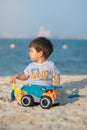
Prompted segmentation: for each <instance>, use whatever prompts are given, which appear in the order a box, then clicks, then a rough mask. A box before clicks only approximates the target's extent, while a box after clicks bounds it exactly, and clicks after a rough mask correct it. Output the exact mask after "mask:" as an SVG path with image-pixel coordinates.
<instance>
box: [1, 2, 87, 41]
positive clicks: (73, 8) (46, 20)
mask: <svg viewBox="0 0 87 130" xmlns="http://www.w3.org/2000/svg"><path fill="white" fill-rule="evenodd" d="M37 36H46V37H50V38H59V39H61V38H80V39H87V0H0V38H32V37H37Z"/></svg>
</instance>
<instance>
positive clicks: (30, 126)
mask: <svg viewBox="0 0 87 130" xmlns="http://www.w3.org/2000/svg"><path fill="white" fill-rule="evenodd" d="M27 83H28V81H26V82H25V81H17V86H18V87H22V86H23V84H27ZM61 85H62V87H63V88H62V89H61V90H60V91H61V99H60V104H59V105H54V106H53V107H51V108H50V109H42V108H41V107H40V105H36V106H33V107H27V108H25V107H23V106H20V105H18V104H17V102H16V101H14V102H10V93H11V83H10V77H9V76H7V77H0V130H45V129H46V130H87V75H68V76H67V75H61ZM72 93H77V94H79V97H73V98H69V95H70V94H72Z"/></svg>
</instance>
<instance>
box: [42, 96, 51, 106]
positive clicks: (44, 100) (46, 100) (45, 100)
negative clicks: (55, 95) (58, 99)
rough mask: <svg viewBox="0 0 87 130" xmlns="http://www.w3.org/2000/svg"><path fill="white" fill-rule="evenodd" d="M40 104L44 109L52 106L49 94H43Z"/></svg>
mask: <svg viewBox="0 0 87 130" xmlns="http://www.w3.org/2000/svg"><path fill="white" fill-rule="evenodd" d="M40 106H41V107H42V108H43V109H49V108H50V107H51V106H52V100H51V98H50V97H48V96H43V97H42V98H41V100H40Z"/></svg>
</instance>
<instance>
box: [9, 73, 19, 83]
mask: <svg viewBox="0 0 87 130" xmlns="http://www.w3.org/2000/svg"><path fill="white" fill-rule="evenodd" d="M17 78H18V75H14V76H12V77H11V78H10V82H11V83H16V79H17Z"/></svg>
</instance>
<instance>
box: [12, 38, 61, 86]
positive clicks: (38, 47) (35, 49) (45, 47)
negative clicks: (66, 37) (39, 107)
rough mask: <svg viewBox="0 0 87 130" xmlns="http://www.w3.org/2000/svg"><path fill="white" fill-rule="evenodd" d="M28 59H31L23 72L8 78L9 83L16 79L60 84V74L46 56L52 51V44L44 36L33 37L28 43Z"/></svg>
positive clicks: (30, 82) (31, 82) (44, 83)
mask: <svg viewBox="0 0 87 130" xmlns="http://www.w3.org/2000/svg"><path fill="white" fill-rule="evenodd" d="M29 48H30V52H29V55H30V59H31V61H33V62H32V63H30V64H29V65H28V66H27V67H26V68H25V70H24V74H17V75H14V76H12V77H11V78H10V81H11V83H15V82H16V79H18V80H27V79H28V78H29V79H30V80H29V84H30V85H32V84H37V85H46V86H50V85H54V86H58V85H60V74H59V71H58V70H57V68H56V67H55V65H54V63H53V62H51V61H48V60H47V59H48V57H49V56H50V55H51V53H52V52H53V45H52V43H51V41H50V40H48V39H47V38H45V37H38V38H36V39H34V40H33V41H32V42H31V43H30V45H29Z"/></svg>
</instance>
